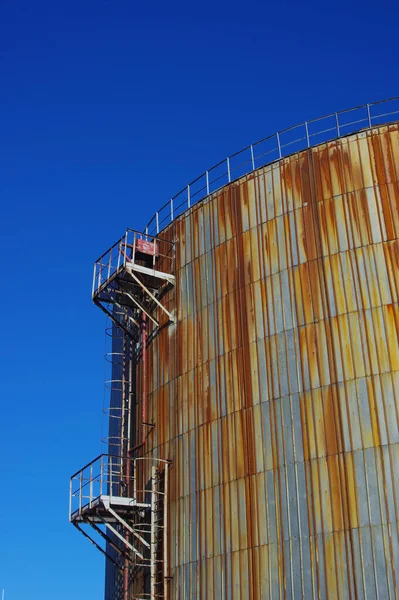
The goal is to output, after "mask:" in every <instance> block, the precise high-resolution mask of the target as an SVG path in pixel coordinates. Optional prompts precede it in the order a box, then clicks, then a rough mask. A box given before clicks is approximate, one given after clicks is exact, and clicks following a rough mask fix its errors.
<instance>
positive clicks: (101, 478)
mask: <svg viewBox="0 0 399 600" xmlns="http://www.w3.org/2000/svg"><path fill="white" fill-rule="evenodd" d="M102 493H103V457H102V456H101V457H100V496H101V495H102Z"/></svg>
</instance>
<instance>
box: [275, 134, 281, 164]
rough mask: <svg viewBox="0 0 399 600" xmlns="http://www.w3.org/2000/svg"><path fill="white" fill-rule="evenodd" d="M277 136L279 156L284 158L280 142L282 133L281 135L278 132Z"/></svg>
mask: <svg viewBox="0 0 399 600" xmlns="http://www.w3.org/2000/svg"><path fill="white" fill-rule="evenodd" d="M276 138H277V147H278V157H279V158H282V155H281V144H280V135H279V133H278V132H277V133H276Z"/></svg>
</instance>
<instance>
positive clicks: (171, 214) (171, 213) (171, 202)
mask: <svg viewBox="0 0 399 600" xmlns="http://www.w3.org/2000/svg"><path fill="white" fill-rule="evenodd" d="M170 220H171V221H173V198H171V199H170Z"/></svg>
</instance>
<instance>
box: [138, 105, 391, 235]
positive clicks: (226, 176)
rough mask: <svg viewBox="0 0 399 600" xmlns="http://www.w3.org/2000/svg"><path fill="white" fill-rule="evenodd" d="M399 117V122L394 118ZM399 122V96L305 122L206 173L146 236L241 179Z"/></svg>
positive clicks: (155, 219) (171, 203)
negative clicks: (306, 152) (299, 154)
mask: <svg viewBox="0 0 399 600" xmlns="http://www.w3.org/2000/svg"><path fill="white" fill-rule="evenodd" d="M394 117H396V118H394ZM397 119H399V96H396V97H395V98H388V99H387V100H379V101H378V102H372V103H371V104H364V105H362V106H356V107H354V108H349V109H347V110H343V111H341V112H335V113H332V114H329V115H326V116H324V117H319V118H317V119H312V120H311V121H305V122H304V123H301V124H300V125H294V126H293V127H289V128H288V129H284V130H282V131H278V132H277V133H274V134H273V135H270V136H268V137H266V138H263V139H262V140H259V141H258V142H255V143H254V144H251V145H249V146H247V147H246V148H243V149H242V150H239V151H238V152H235V153H234V154H232V155H231V156H228V157H227V158H225V159H224V160H222V161H220V162H219V163H217V164H216V165H215V166H213V167H211V168H210V169H208V170H207V171H205V173H202V175H200V176H199V177H197V179H194V181H192V182H191V183H189V184H188V185H187V186H186V187H184V188H183V189H182V190H181V191H180V192H179V193H178V194H176V195H175V196H173V198H171V199H170V200H169V201H168V202H166V203H165V204H164V205H163V206H162V207H161V208H160V209H159V210H158V211H157V212H156V213H155V215H154V216H153V217H152V219H151V221H150V222H149V223H148V225H147V227H146V229H145V233H146V234H148V235H149V236H155V235H157V234H158V233H159V232H160V231H162V229H164V228H165V227H166V226H167V225H169V223H171V222H172V221H173V220H174V219H175V218H176V217H178V216H180V215H181V214H183V213H184V212H185V211H186V210H187V209H189V208H191V207H192V206H193V205H194V204H196V203H197V202H199V201H200V200H203V199H204V198H206V197H207V196H209V195H210V194H212V193H214V192H216V191H217V190H219V189H221V188H222V187H224V186H225V185H226V184H228V183H231V182H233V181H236V180H237V179H239V178H240V177H243V176H244V175H247V174H248V173H251V172H252V171H255V170H256V169H259V168H261V167H265V166H266V165H269V164H271V163H273V162H275V161H278V160H280V159H281V158H285V157H287V156H290V155H292V154H295V153H296V152H300V151H301V150H306V148H311V147H312V146H316V145H318V144H321V143H323V142H328V141H331V140H334V139H336V138H340V137H343V136H346V135H350V134H352V133H356V132H358V131H361V130H362V129H368V128H370V127H373V126H378V125H386V124H388V123H391V122H393V121H396V120H397Z"/></svg>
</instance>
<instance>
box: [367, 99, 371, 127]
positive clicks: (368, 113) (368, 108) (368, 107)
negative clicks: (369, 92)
mask: <svg viewBox="0 0 399 600" xmlns="http://www.w3.org/2000/svg"><path fill="white" fill-rule="evenodd" d="M367 117H368V121H369V127H371V114H370V104H367Z"/></svg>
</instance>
